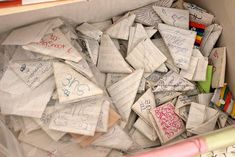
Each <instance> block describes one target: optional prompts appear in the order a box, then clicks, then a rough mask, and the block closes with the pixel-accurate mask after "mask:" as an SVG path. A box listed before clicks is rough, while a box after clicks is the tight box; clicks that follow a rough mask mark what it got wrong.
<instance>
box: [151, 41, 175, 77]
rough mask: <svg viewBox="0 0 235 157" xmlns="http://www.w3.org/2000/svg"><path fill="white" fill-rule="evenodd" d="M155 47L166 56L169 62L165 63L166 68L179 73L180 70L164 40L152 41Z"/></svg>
mask: <svg viewBox="0 0 235 157" xmlns="http://www.w3.org/2000/svg"><path fill="white" fill-rule="evenodd" d="M151 41H152V42H153V44H154V45H156V47H157V48H158V49H159V50H160V51H161V52H162V53H163V54H164V55H165V56H166V58H167V60H166V62H165V64H166V66H167V67H168V68H169V69H170V70H173V71H174V72H176V73H179V68H177V67H176V66H175V64H174V61H173V58H172V56H171V54H170V52H169V50H168V48H167V46H166V44H165V42H164V40H163V39H162V38H158V39H152V40H151Z"/></svg>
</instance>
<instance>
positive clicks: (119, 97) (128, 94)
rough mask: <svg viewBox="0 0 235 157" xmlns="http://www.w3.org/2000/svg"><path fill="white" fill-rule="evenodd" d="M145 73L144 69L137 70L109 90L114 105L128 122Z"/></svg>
mask: <svg viewBox="0 0 235 157" xmlns="http://www.w3.org/2000/svg"><path fill="white" fill-rule="evenodd" d="M143 73H144V71H143V70H142V69H139V70H136V71H134V72H133V73H132V74H130V75H128V76H126V77H125V78H123V79H122V80H120V81H118V82H116V83H115V84H113V85H112V86H110V87H108V88H107V90H108V92H109V94H110V96H111V98H112V100H113V103H114V105H115V106H116V108H117V109H118V111H119V113H120V115H121V116H122V118H123V119H124V120H126V121H128V119H129V116H130V113H131V106H132V105H133V103H134V101H135V97H136V94H137V91H138V88H139V85H140V82H141V79H142V76H143Z"/></svg>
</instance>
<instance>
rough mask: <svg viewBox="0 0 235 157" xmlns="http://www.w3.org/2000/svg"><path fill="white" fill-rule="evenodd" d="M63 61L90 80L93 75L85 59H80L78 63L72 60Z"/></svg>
mask: <svg viewBox="0 0 235 157" xmlns="http://www.w3.org/2000/svg"><path fill="white" fill-rule="evenodd" d="M65 63H67V64H69V65H70V66H71V67H72V68H73V69H74V70H76V71H78V72H79V73H81V74H82V75H83V76H85V77H87V78H88V79H90V80H92V79H93V78H94V75H93V73H92V71H91V69H90V67H89V65H88V63H87V61H86V60H85V59H81V60H80V61H79V62H78V63H76V62H73V61H65Z"/></svg>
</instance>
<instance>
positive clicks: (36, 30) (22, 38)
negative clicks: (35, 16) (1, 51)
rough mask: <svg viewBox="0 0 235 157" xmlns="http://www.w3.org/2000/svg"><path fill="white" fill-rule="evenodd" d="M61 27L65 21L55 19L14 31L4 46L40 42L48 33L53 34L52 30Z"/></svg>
mask: <svg viewBox="0 0 235 157" xmlns="http://www.w3.org/2000/svg"><path fill="white" fill-rule="evenodd" d="M61 25H63V21H62V20H61V19H59V18H55V19H51V20H47V21H42V22H39V23H36V24H32V25H29V26H25V27H22V28H18V29H15V30H13V31H12V32H11V33H10V35H9V36H8V37H7V38H6V40H5V41H4V42H3V43H2V44H3V45H26V44H29V43H32V42H39V41H40V40H41V39H42V38H43V36H44V35H45V34H46V33H48V32H51V31H52V29H54V28H58V27H60V26H61Z"/></svg>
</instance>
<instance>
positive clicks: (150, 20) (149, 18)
mask: <svg viewBox="0 0 235 157" xmlns="http://www.w3.org/2000/svg"><path fill="white" fill-rule="evenodd" d="M172 3H173V0H159V1H157V2H156V3H152V4H150V5H148V6H144V7H141V8H139V9H136V10H133V11H131V13H133V14H135V15H136V19H135V21H136V22H138V23H142V24H144V25H147V26H157V25H158V24H159V23H161V22H162V20H161V18H160V17H159V16H158V15H157V14H156V12H155V11H154V10H153V6H163V7H170V6H171V5H172Z"/></svg>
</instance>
